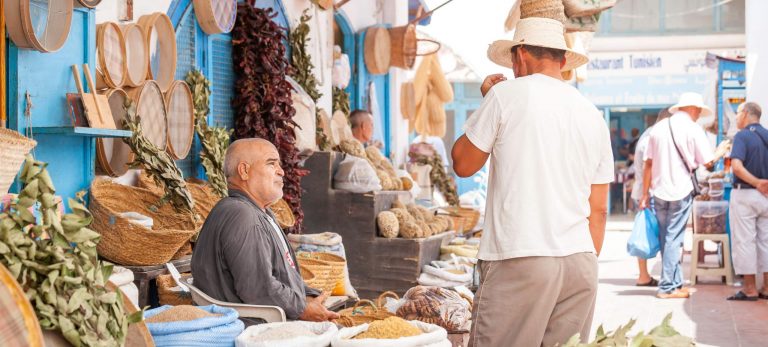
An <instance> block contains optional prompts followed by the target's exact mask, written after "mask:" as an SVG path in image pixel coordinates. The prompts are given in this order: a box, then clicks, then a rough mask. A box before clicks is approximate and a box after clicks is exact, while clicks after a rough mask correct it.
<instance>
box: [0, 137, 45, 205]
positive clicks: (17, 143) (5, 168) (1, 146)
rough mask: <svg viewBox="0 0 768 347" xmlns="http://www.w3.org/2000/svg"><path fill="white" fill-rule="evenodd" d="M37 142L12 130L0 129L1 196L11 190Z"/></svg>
mask: <svg viewBox="0 0 768 347" xmlns="http://www.w3.org/2000/svg"><path fill="white" fill-rule="evenodd" d="M35 146H37V142H35V140H32V139H30V138H27V137H24V136H23V135H21V134H19V133H18V132H15V131H13V130H10V129H3V128H0V163H3V165H0V194H5V193H7V192H8V189H10V188H11V184H13V180H14V179H15V178H16V174H17V173H19V169H20V168H21V164H22V163H24V157H26V155H27V153H29V151H31V150H32V148H34V147H35Z"/></svg>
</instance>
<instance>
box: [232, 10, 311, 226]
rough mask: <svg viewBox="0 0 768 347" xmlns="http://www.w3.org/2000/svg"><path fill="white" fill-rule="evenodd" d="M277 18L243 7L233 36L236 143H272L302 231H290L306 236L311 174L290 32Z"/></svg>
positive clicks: (286, 194) (287, 198)
mask: <svg viewBox="0 0 768 347" xmlns="http://www.w3.org/2000/svg"><path fill="white" fill-rule="evenodd" d="M276 15H277V13H275V12H274V10H272V9H271V8H267V9H261V8H255V7H253V6H252V4H249V3H245V4H240V5H238V8H237V21H236V23H235V29H234V31H233V32H232V58H233V60H234V61H235V62H237V64H236V65H235V73H236V74H237V83H236V87H235V98H234V100H233V106H234V108H235V137H236V138H238V139H241V138H252V137H260V138H263V139H265V140H267V141H270V142H272V143H273V144H274V145H275V147H277V150H278V152H279V153H280V161H281V165H282V167H283V170H284V171H285V177H284V181H285V185H284V186H283V199H284V200H285V201H286V202H287V203H288V205H289V206H290V207H291V211H292V212H293V214H294V216H296V225H295V226H294V227H293V228H289V229H287V230H286V231H288V232H292V233H300V232H301V231H302V229H303V226H302V221H303V219H304V213H303V212H302V210H301V177H302V176H305V175H306V174H307V173H308V171H307V170H304V169H301V168H300V167H299V162H300V158H299V151H298V149H297V148H296V145H295V143H296V134H295V133H294V131H293V128H294V127H295V126H297V125H296V123H295V122H294V121H293V116H294V114H295V113H296V110H295V109H294V108H293V100H292V99H291V91H292V88H291V84H290V83H289V82H288V81H287V80H286V79H285V76H286V74H288V75H290V74H291V73H292V72H291V69H292V68H291V66H290V64H289V62H288V60H287V59H286V57H285V46H284V45H283V39H285V34H284V30H285V29H284V28H282V27H280V26H278V25H277V24H275V23H274V22H273V21H272V18H273V17H275V16H276Z"/></svg>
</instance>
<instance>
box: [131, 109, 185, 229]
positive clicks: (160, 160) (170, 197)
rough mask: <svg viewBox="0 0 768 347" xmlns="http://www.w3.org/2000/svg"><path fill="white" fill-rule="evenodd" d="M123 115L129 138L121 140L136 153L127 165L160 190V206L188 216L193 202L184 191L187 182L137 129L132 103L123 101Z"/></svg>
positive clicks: (139, 122)
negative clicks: (144, 173)
mask: <svg viewBox="0 0 768 347" xmlns="http://www.w3.org/2000/svg"><path fill="white" fill-rule="evenodd" d="M125 107H126V108H127V111H128V112H127V114H126V119H125V120H124V121H123V122H124V126H125V128H126V129H128V130H130V131H131V137H130V138H127V139H123V141H125V143H127V144H128V146H129V147H131V151H132V152H133V153H134V154H136V157H135V158H134V160H133V162H131V163H130V164H129V165H130V167H134V168H139V167H141V168H143V169H144V171H146V172H147V173H148V174H149V175H150V176H151V177H152V179H153V180H154V181H155V183H156V184H157V185H158V186H162V187H164V190H165V196H163V198H162V199H161V201H160V204H163V203H165V202H168V201H170V202H171V205H173V208H174V209H175V210H176V211H177V212H180V213H192V214H194V211H195V201H194V200H193V199H192V194H191V193H190V192H189V189H187V182H185V181H184V178H183V177H182V174H181V170H179V167H178V166H176V163H175V162H174V161H173V159H172V158H171V156H170V155H168V153H166V152H165V151H161V150H160V149H159V148H157V147H156V146H155V145H153V144H152V143H151V142H149V140H147V138H146V137H144V133H143V132H142V129H141V119H140V117H139V116H137V115H136V104H135V103H134V102H133V101H131V100H126V105H125Z"/></svg>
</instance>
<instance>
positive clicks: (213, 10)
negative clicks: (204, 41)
mask: <svg viewBox="0 0 768 347" xmlns="http://www.w3.org/2000/svg"><path fill="white" fill-rule="evenodd" d="M195 15H196V16H197V22H198V23H199V24H200V28H201V29H203V31H205V33H206V34H208V35H215V34H221V33H228V32H230V31H232V28H234V27H235V18H236V17H237V0H195Z"/></svg>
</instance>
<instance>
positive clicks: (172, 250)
mask: <svg viewBox="0 0 768 347" xmlns="http://www.w3.org/2000/svg"><path fill="white" fill-rule="evenodd" d="M90 195H91V200H90V205H89V208H90V210H91V213H93V224H91V228H92V229H93V230H95V231H96V232H98V233H99V234H101V241H100V242H99V244H98V246H97V250H98V252H99V255H101V256H102V257H104V258H106V259H109V260H110V261H113V262H115V263H117V264H119V265H133V266H135V265H158V264H164V263H167V262H168V261H170V260H171V259H172V258H173V257H174V256H175V255H176V254H177V253H179V250H180V249H181V248H182V247H186V246H187V245H188V243H189V240H190V238H192V236H194V235H195V233H196V232H197V230H196V229H197V226H196V225H195V220H194V217H193V216H192V215H191V214H180V213H177V212H176V211H175V210H174V209H173V207H172V206H171V204H170V203H165V204H160V199H161V198H162V195H160V194H157V193H155V192H153V191H151V190H147V189H143V188H138V187H130V186H124V185H120V184H117V183H112V182H110V181H108V180H104V179H97V180H94V182H93V184H92V185H91V194H90ZM123 212H136V213H140V214H142V215H145V216H148V217H151V218H152V219H153V222H154V225H153V227H152V229H148V228H146V227H144V226H142V225H139V224H137V223H132V222H130V221H129V220H128V219H126V218H123V217H122V216H121V215H120V214H121V213H123ZM183 251H185V250H183Z"/></svg>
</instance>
